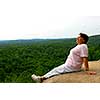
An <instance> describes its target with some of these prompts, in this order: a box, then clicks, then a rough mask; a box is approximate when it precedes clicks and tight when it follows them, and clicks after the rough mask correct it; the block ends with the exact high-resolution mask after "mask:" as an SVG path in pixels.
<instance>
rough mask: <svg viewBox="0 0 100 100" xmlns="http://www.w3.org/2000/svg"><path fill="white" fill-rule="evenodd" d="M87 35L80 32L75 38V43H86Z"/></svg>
mask: <svg viewBox="0 0 100 100" xmlns="http://www.w3.org/2000/svg"><path fill="white" fill-rule="evenodd" d="M88 39H89V37H88V36H87V35H86V34H84V33H80V34H79V36H78V37H77V39H76V42H77V44H86V43H87V42H88Z"/></svg>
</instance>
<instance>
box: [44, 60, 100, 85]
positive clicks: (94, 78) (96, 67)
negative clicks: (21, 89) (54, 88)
mask: <svg viewBox="0 0 100 100" xmlns="http://www.w3.org/2000/svg"><path fill="white" fill-rule="evenodd" d="M89 67H90V71H96V75H89V74H87V73H86V72H84V71H81V72H75V73H66V74H61V75H58V76H54V77H51V78H49V79H47V80H44V81H43V83H100V60H99V61H90V62H89Z"/></svg>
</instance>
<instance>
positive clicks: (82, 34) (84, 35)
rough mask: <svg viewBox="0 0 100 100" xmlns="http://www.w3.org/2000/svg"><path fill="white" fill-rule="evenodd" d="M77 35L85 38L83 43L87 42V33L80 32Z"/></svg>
mask: <svg viewBox="0 0 100 100" xmlns="http://www.w3.org/2000/svg"><path fill="white" fill-rule="evenodd" d="M79 35H80V36H81V37H82V38H83V39H84V40H85V42H84V43H85V44H86V43H87V42H88V39H89V37H88V35H87V34H84V33H80V34H79Z"/></svg>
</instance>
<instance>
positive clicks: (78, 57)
mask: <svg viewBox="0 0 100 100" xmlns="http://www.w3.org/2000/svg"><path fill="white" fill-rule="evenodd" d="M88 38H89V37H88V36H87V35H86V34H84V33H80V34H79V36H78V37H77V39H76V43H77V46H76V47H74V48H73V49H71V50H70V54H69V56H68V57H67V60H66V62H65V63H64V64H62V65H60V66H58V67H56V68H54V69H53V70H51V71H50V72H48V73H47V74H45V75H43V76H36V75H35V74H33V75H32V79H33V80H34V81H36V82H42V81H43V80H44V79H47V78H50V77H51V76H54V75H59V74H62V73H67V72H76V71H80V70H81V67H82V64H84V69H85V71H89V66H88V47H87V42H88Z"/></svg>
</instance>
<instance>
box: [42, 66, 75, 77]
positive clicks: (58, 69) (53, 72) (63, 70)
mask: <svg viewBox="0 0 100 100" xmlns="http://www.w3.org/2000/svg"><path fill="white" fill-rule="evenodd" d="M73 71H77V70H73V69H71V68H70V67H69V66H68V65H66V64H62V65H60V66H58V67H56V68H54V69H52V70H51V71H50V72H48V73H47V74H45V75H44V76H43V77H45V78H49V77H51V76H54V75H58V74H62V73H67V72H73Z"/></svg>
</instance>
